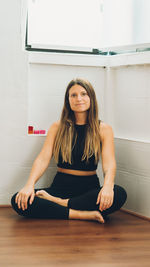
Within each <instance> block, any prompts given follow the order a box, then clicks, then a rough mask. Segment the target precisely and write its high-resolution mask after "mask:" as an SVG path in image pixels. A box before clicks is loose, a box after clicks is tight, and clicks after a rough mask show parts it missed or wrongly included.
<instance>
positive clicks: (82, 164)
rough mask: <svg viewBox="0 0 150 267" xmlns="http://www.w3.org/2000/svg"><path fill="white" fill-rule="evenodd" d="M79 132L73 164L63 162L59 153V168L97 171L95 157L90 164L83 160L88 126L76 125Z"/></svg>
mask: <svg viewBox="0 0 150 267" xmlns="http://www.w3.org/2000/svg"><path fill="white" fill-rule="evenodd" d="M75 128H76V131H77V140H76V143H75V146H74V148H73V150H72V158H71V162H72V164H69V163H68V162H62V156H61V153H59V160H58V164H57V167H60V168H64V169H72V170H82V171H95V170H96V169H97V164H95V155H92V156H91V157H90V158H89V159H88V162H86V159H85V160H81V159H82V155H83V151H84V144H85V133H86V124H83V125H78V124H76V125H75Z"/></svg>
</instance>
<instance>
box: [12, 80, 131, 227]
mask: <svg viewBox="0 0 150 267" xmlns="http://www.w3.org/2000/svg"><path fill="white" fill-rule="evenodd" d="M52 156H54V158H55V160H56V162H57V166H58V170H57V173H56V175H55V177H54V180H53V183H52V185H51V186H50V187H49V188H45V189H43V190H40V189H34V185H35V183H36V182H37V181H38V179H39V178H40V177H41V176H42V175H43V173H44V172H45V170H46V169H47V167H48V165H49V162H50V160H51V158H52ZM100 156H101V157H102V167H103V173H104V184H103V186H100V182H99V179H98V177H97V174H96V169H97V164H98V161H99V159H100ZM115 173H116V161H115V153H114V140H113V131H112V128H111V126H109V125H108V124H106V123H104V122H101V121H99V119H98V106H97V100H96V96H95V92H94V89H93V87H92V85H91V84H90V82H88V81H87V80H83V79H75V80H72V81H71V82H70V83H69V84H68V86H67V89H66V93H65V99H64V107H63V110H62V115H61V119H60V121H58V122H55V123H53V124H52V125H51V127H50V129H49V131H48V134H47V137H46V140H45V143H44V145H43V148H42V150H41V152H40V154H39V155H38V157H37V158H36V159H35V161H34V163H33V167H32V170H31V173H30V176H29V179H28V181H27V183H26V185H25V186H24V187H23V188H22V189H21V191H20V192H18V193H16V194H15V195H14V196H13V197H12V199H11V203H12V207H13V208H14V210H15V211H16V212H17V213H19V214H20V215H22V216H26V217H30V218H51V219H80V220H95V221H98V222H100V223H104V222H105V218H106V217H107V215H108V214H110V213H112V212H114V211H116V210H119V209H120V208H121V207H122V206H123V204H124V203H125V201H126V198H127V195H126V192H125V190H124V189H123V188H122V187H120V186H118V185H114V178H115Z"/></svg>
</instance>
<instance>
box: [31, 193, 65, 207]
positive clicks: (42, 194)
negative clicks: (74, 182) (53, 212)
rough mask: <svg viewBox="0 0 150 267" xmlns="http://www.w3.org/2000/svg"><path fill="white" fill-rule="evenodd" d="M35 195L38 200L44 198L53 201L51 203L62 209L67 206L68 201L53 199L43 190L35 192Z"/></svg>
mask: <svg viewBox="0 0 150 267" xmlns="http://www.w3.org/2000/svg"><path fill="white" fill-rule="evenodd" d="M35 195H36V196H37V197H39V198H44V199H47V200H50V201H53V202H55V203H57V204H59V205H61V206H64V207H67V205H68V200H69V199H62V198H59V197H54V196H52V195H50V194H48V193H47V192H46V191H45V190H39V191H36V193H35Z"/></svg>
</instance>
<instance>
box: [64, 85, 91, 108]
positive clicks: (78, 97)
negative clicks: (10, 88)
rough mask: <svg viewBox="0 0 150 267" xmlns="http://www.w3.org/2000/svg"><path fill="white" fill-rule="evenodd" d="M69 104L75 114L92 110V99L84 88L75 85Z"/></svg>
mask: <svg viewBox="0 0 150 267" xmlns="http://www.w3.org/2000/svg"><path fill="white" fill-rule="evenodd" d="M69 103H70V108H71V109H72V110H73V111H74V112H85V111H87V110H88V109H89V108H90V97H89V96H88V93H87V91H86V90H85V89H84V87H82V86H81V85H78V84H75V85H73V86H72V87H71V88H70V90H69Z"/></svg>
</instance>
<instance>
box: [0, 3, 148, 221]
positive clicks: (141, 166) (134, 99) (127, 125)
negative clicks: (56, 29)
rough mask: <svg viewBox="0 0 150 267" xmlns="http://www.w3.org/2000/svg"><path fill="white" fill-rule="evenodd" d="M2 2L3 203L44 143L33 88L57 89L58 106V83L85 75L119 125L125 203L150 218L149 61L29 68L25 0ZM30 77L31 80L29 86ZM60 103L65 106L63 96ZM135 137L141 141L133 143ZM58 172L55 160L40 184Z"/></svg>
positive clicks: (118, 148)
mask: <svg viewBox="0 0 150 267" xmlns="http://www.w3.org/2000/svg"><path fill="white" fill-rule="evenodd" d="M0 5H1V6H0V7H1V8H0V13H1V14H0V15H1V16H0V22H1V23H0V34H1V36H3V38H1V42H0V51H1V52H0V53H1V61H0V70H1V77H0V81H1V82H0V109H1V112H0V116H1V129H2V130H1V133H0V137H1V149H0V170H1V186H0V204H10V198H11V195H12V194H13V193H15V192H16V191H17V190H19V189H21V187H22V186H23V185H24V184H25V182H26V180H27V177H28V175H29V172H30V170H31V166H32V163H33V160H34V159H35V157H36V156H37V154H38V153H39V152H40V149H41V147H42V145H43V142H44V137H34V136H33V137H31V136H30V137H29V136H27V125H28V122H29V116H28V110H29V104H30V101H28V96H30V93H31V91H30V89H32V88H36V86H38V87H39V88H40V87H41V85H43V90H45V88H46V86H49V87H50V88H52V87H53V88H54V87H55V88H54V89H55V90H56V95H54V98H53V102H52V103H51V105H52V108H53V107H54V108H55V103H54V99H56V98H57V97H58V94H57V92H58V91H57V90H58V85H59V86H61V90H62V95H63V90H65V88H64V86H65V83H67V82H68V81H69V80H70V79H72V76H73V77H76V76H78V75H79V74H80V73H81V74H82V76H83V75H84V76H86V78H89V80H90V81H91V82H92V83H93V85H94V86H95V89H96V93H97V97H98V102H99V105H100V109H101V110H100V112H101V113H100V114H101V115H102V116H101V118H102V119H104V120H105V121H106V122H107V123H110V124H111V125H112V127H113V129H114V133H115V137H116V138H115V148H116V159H117V166H118V170H117V175H116V183H118V184H120V185H123V186H124V187H125V189H126V190H127V193H128V200H127V202H126V204H125V207H126V208H127V209H129V210H132V211H135V212H137V213H139V214H142V215H145V216H149V217H150V209H149V202H150V201H149V200H150V199H149V191H150V167H149V152H150V144H149V142H148V141H149V140H150V139H149V137H150V136H149V133H150V131H149V117H150V116H149V115H150V114H149V112H150V108H149V107H150V105H149V104H150V103H149V101H150V98H149V96H150V95H149V92H150V80H149V73H150V65H147V66H144V65H143V66H140V67H139V66H137V67H134V66H131V67H130V68H129V67H122V68H116V69H115V68H109V69H107V71H106V69H103V68H101V67H100V68H98V67H83V66H82V67H80V66H78V67H75V66H63V65H58V66H56V65H44V64H30V66H28V56H27V53H26V52H23V51H22V44H21V32H20V29H21V1H19V0H14V1H9V0H5V1H1V2H0ZM28 68H29V70H28ZM28 71H29V72H28ZM33 74H34V75H33ZM61 74H62V75H61ZM105 74H106V75H105ZM28 75H29V76H28ZM28 77H30V78H31V79H30V80H29V85H28ZM49 77H51V79H49ZM58 77H59V79H58ZM45 79H46V80H45ZM44 80H45V83H44ZM55 82H56V83H55ZM34 83H35V84H34ZM33 84H34V86H35V87H33ZM59 89H60V87H59ZM141 89H142V90H141ZM132 93H133V94H132ZM59 101H60V102H59V103H60V104H61V101H62V99H60V98H59ZM126 102H127V103H128V107H129V108H127V109H126ZM132 105H133V107H134V109H132ZM55 115H56V114H55ZM136 116H137V117H136ZM138 118H139V120H138ZM52 121H54V115H53V114H50V116H49V122H50V124H51V123H52ZM135 138H136V139H138V140H135V141H134V139H135ZM128 139H129V140H128ZM144 140H146V141H145V142H143V141H144ZM55 172H56V165H55V163H54V162H53V161H52V162H51V164H50V167H49V169H48V170H47V172H46V173H45V175H44V177H43V179H41V180H40V182H39V183H38V184H37V187H38V186H48V185H49V184H50V182H51V180H52V178H53V176H54V174H55ZM98 173H100V168H99V170H98Z"/></svg>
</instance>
